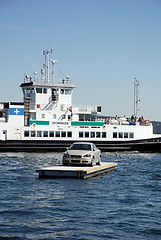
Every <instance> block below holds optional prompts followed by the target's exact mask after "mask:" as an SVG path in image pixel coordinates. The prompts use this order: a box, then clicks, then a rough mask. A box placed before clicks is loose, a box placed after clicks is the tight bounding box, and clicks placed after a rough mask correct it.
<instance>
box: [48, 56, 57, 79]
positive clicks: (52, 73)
mask: <svg viewBox="0 0 161 240" xmlns="http://www.w3.org/2000/svg"><path fill="white" fill-rule="evenodd" d="M49 61H50V62H51V64H52V71H51V76H52V82H54V65H55V63H56V62H57V60H54V59H51V58H50V59H49Z"/></svg>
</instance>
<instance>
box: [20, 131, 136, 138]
mask: <svg viewBox="0 0 161 240" xmlns="http://www.w3.org/2000/svg"><path fill="white" fill-rule="evenodd" d="M24 136H25V137H72V132H71V131H67V132H66V131H25V132H24ZM79 137H80V138H106V137H107V133H106V132H79ZM113 138H134V133H132V132H130V133H128V132H124V133H123V132H113Z"/></svg>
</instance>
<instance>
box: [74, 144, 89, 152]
mask: <svg viewBox="0 0 161 240" xmlns="http://www.w3.org/2000/svg"><path fill="white" fill-rule="evenodd" d="M70 149H71V150H88V151H91V145H90V144H73V145H72V146H71V148H70Z"/></svg>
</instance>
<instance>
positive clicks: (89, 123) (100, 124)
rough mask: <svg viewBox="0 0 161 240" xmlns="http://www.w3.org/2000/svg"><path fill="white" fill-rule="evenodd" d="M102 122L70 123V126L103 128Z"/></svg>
mask: <svg viewBox="0 0 161 240" xmlns="http://www.w3.org/2000/svg"><path fill="white" fill-rule="evenodd" d="M103 125H104V122H92V121H89V122H85V121H82V122H81V121H79V122H71V126H91V127H99V126H103Z"/></svg>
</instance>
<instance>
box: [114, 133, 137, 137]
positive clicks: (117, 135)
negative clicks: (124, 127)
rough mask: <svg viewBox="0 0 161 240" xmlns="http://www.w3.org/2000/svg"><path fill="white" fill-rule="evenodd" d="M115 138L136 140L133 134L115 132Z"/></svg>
mask: <svg viewBox="0 0 161 240" xmlns="http://www.w3.org/2000/svg"><path fill="white" fill-rule="evenodd" d="M113 138H134V133H133V132H113Z"/></svg>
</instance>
